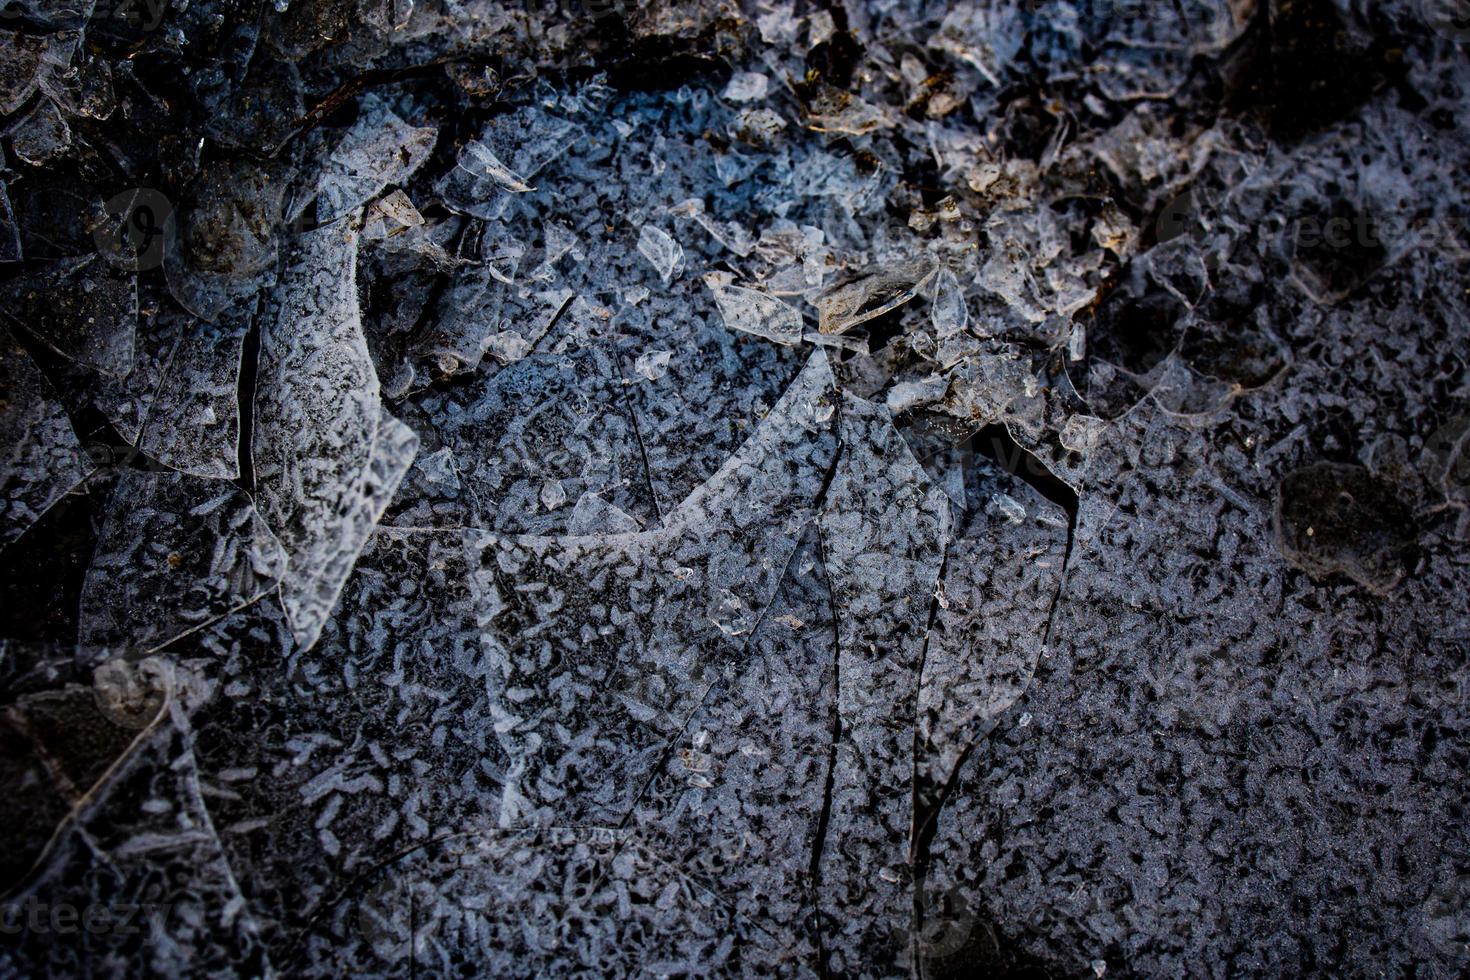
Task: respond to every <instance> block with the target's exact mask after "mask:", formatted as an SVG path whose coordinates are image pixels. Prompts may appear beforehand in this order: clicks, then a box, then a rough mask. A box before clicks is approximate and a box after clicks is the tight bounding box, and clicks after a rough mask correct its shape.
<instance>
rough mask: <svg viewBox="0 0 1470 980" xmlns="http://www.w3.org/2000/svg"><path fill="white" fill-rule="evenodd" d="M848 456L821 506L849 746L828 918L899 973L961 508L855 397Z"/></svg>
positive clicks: (829, 871) (833, 842)
mask: <svg viewBox="0 0 1470 980" xmlns="http://www.w3.org/2000/svg"><path fill="white" fill-rule="evenodd" d="M841 426H842V441H843V446H844V449H843V453H842V457H841V459H840V461H839V463H838V468H837V473H836V475H835V476H834V477H833V480H832V485H831V488H830V489H829V491H828V493H827V499H826V501H825V503H824V505H823V508H822V512H821V516H820V518H819V526H820V528H821V532H822V542H823V548H824V558H825V562H826V566H827V575H828V578H829V580H830V582H831V588H832V599H833V604H834V608H835V609H836V613H837V689H838V702H837V705H838V713H839V716H840V718H841V735H840V738H839V739H838V742H837V746H836V752H835V757H834V764H833V772H832V777H831V778H832V797H831V800H832V802H831V819H830V822H829V824H828V827H829V832H828V836H827V839H826V842H825V848H824V850H823V852H822V854H821V855H820V865H819V867H820V878H819V888H818V893H817V902H818V908H819V909H820V912H821V914H822V917H823V921H824V924H825V929H826V931H827V937H826V945H827V948H828V949H832V950H836V951H838V952H839V954H840V956H841V957H842V960H841V961H842V962H848V963H873V964H875V968H876V969H880V970H884V971H886V970H890V969H893V968H894V967H895V966H896V964H898V963H900V962H902V959H903V957H904V955H905V949H904V947H903V944H904V942H906V938H907V937H906V934H905V927H906V923H907V922H908V921H909V917H910V913H911V911H912V895H911V892H910V890H909V885H910V883H911V881H912V873H913V869H912V867H911V866H910V863H909V857H910V854H911V851H910V840H911V837H910V835H911V833H912V831H913V810H912V804H913V791H914V762H915V760H914V726H915V723H916V721H917V716H918V700H919V671H920V666H921V664H922V663H923V657H924V639H925V634H926V630H927V626H928V623H929V619H930V613H931V608H932V606H933V605H934V602H935V598H934V596H935V589H936V586H937V585H938V584H939V575H940V568H941V567H942V565H943V563H944V559H945V553H946V547H947V545H948V542H949V538H950V529H951V516H950V504H949V500H948V498H946V497H945V495H944V492H943V491H942V490H941V489H940V488H939V487H937V486H934V485H933V484H932V483H930V481H929V479H928V477H927V476H926V475H925V474H924V471H923V469H922V468H921V467H920V466H919V465H918V463H917V462H916V461H915V460H914V458H913V456H912V454H911V453H910V451H909V449H908V446H907V445H906V444H905V443H904V441H903V437H902V436H900V435H899V434H898V432H897V430H895V429H894V427H893V422H892V417H891V416H890V415H889V413H888V411H887V410H886V409H884V408H882V407H880V406H877V405H873V404H871V403H868V402H864V401H862V400H861V399H857V398H853V397H852V396H845V397H844V399H843V403H842V421H841Z"/></svg>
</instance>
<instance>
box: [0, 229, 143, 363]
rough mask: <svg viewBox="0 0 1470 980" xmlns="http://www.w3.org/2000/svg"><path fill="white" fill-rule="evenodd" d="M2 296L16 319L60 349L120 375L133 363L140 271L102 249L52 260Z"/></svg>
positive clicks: (5, 290) (80, 359)
mask: <svg viewBox="0 0 1470 980" xmlns="http://www.w3.org/2000/svg"><path fill="white" fill-rule="evenodd" d="M0 297H3V302H5V303H6V304H7V307H8V308H7V310H6V312H7V313H9V314H10V315H11V316H12V322H19V323H20V324H22V325H23V326H24V327H25V329H26V330H28V331H30V332H31V333H33V334H35V335H36V336H37V337H39V338H40V339H41V340H43V341H45V343H46V346H48V347H50V348H52V349H53V350H55V351H56V352H57V353H58V354H61V355H62V356H64V357H67V358H69V359H71V360H73V361H76V362H77V363H78V364H80V365H82V366H84V367H89V368H93V369H94V370H97V371H101V372H103V373H104V374H110V375H112V376H113V377H118V378H121V377H124V376H125V375H127V374H128V372H129V371H131V370H132V369H133V343H134V338H135V335H136V333H137V330H138V277H137V276H136V275H135V274H134V273H131V272H124V271H120V270H117V269H114V268H113V267H112V266H111V265H110V264H108V263H107V261H106V260H105V259H104V258H103V257H102V256H101V255H100V254H94V255H91V256H88V257H85V258H76V259H63V260H62V261H60V262H56V263H53V264H51V265H49V266H47V267H46V268H44V269H43V270H42V271H40V272H38V273H36V274H35V275H32V276H28V277H26V278H23V279H19V280H17V281H15V282H13V283H10V284H8V285H7V286H6V287H5V288H4V290H3V291H0Z"/></svg>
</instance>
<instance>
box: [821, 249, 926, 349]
mask: <svg viewBox="0 0 1470 980" xmlns="http://www.w3.org/2000/svg"><path fill="white" fill-rule="evenodd" d="M934 273H935V268H934V265H933V264H932V263H930V262H927V261H925V260H923V259H919V260H914V261H911V262H906V263H902V264H900V265H898V266H895V267H893V268H888V269H878V270H875V271H871V272H867V273H865V274H863V275H862V276H860V277H858V278H856V279H854V280H852V281H850V282H848V283H846V284H844V285H841V286H838V287H836V288H835V289H832V290H830V291H828V292H827V293H826V294H824V295H823V296H822V297H821V298H819V299H818V300H817V301H816V305H817V309H818V310H819V311H820V314H821V322H820V327H819V329H820V330H821V332H822V333H844V332H846V331H848V330H851V329H852V328H853V327H855V326H858V325H859V324H862V323H866V322H867V321H869V320H871V319H873V318H874V317H879V316H882V315H883V314H884V313H887V312H889V311H891V310H895V309H897V308H898V307H900V306H902V305H904V304H905V303H907V302H909V301H910V300H912V299H913V298H914V297H915V296H917V295H918V294H919V290H921V289H922V288H924V286H925V285H926V284H927V283H928V281H929V279H930V277H932V276H933V275H934Z"/></svg>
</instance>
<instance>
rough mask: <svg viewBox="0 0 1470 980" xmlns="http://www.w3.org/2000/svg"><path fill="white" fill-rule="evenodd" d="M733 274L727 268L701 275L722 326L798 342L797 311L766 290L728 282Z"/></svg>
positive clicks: (776, 340)
mask: <svg viewBox="0 0 1470 980" xmlns="http://www.w3.org/2000/svg"><path fill="white" fill-rule="evenodd" d="M733 278H734V277H733V276H731V275H730V274H729V273H727V272H726V273H721V272H710V273H706V274H705V277H704V284H705V285H706V286H707V287H709V291H710V293H711V294H713V295H714V298H715V305H716V306H718V307H719V309H720V316H722V317H723V318H724V320H725V326H727V327H729V328H730V329H732V330H740V331H742V332H744V333H748V334H754V335H755V336H757V337H764V338H766V339H767V340H771V341H775V342H776V343H778V344H786V345H787V346H789V347H795V346H796V345H797V344H799V343H801V313H800V312H798V311H797V310H796V309H795V308H793V307H790V306H787V305H786V304H785V303H783V302H781V301H780V300H779V299H777V298H776V297H774V296H771V295H769V294H767V293H762V292H759V291H758V290H754V289H746V288H745V287H743V286H735V285H732V280H733Z"/></svg>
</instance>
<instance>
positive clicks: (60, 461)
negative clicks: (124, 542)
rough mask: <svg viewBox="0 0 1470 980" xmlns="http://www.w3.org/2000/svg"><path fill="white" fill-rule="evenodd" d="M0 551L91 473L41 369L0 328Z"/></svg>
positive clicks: (87, 461) (2, 328) (3, 329)
mask: <svg viewBox="0 0 1470 980" xmlns="http://www.w3.org/2000/svg"><path fill="white" fill-rule="evenodd" d="M0 382H3V384H0V390H3V391H4V392H5V396H4V399H3V402H4V404H3V407H0V507H3V510H0V547H3V546H4V545H7V544H9V543H10V542H11V541H13V540H15V539H16V538H17V537H19V536H20V535H21V534H22V533H24V532H25V530H26V528H28V527H30V526H31V525H32V524H34V523H35V522H36V519H37V518H39V517H40V516H41V515H42V514H43V513H45V512H46V510H47V508H49V507H50V506H51V505H52V504H54V503H55V502H56V501H57V500H58V499H60V498H61V496H62V495H63V494H65V493H66V492H67V491H68V490H70V489H71V488H72V487H74V486H76V485H77V484H78V483H80V482H81V481H82V480H83V479H85V478H86V476H87V474H88V473H89V472H91V470H92V465H91V461H90V460H89V459H88V458H87V456H86V454H85V453H84V452H83V451H82V445H81V443H80V441H78V439H77V437H76V433H75V432H74V431H72V426H71V420H70V419H68V418H67V416H66V412H65V411H64V410H63V409H62V407H61V405H60V403H59V402H57V400H56V397H55V395H54V394H53V393H52V391H51V386H50V384H49V383H48V382H47V381H46V378H45V376H44V375H42V374H41V369H40V368H38V367H37V366H36V363H35V362H34V361H33V360H31V356H30V355H29V354H28V353H26V350H25V348H24V347H22V346H21V345H20V343H19V342H18V341H16V339H15V338H14V337H13V336H11V334H10V332H9V331H8V330H6V329H5V327H4V326H3V325H0Z"/></svg>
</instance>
